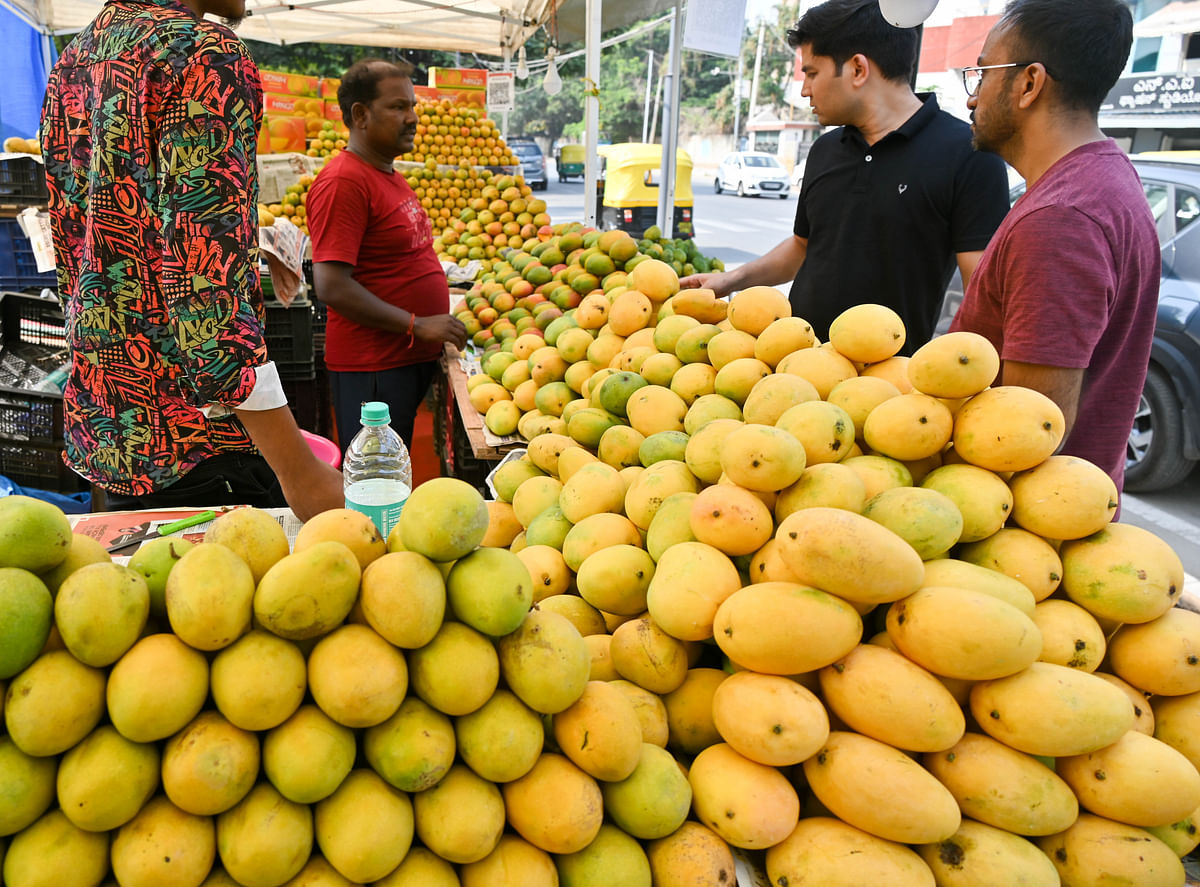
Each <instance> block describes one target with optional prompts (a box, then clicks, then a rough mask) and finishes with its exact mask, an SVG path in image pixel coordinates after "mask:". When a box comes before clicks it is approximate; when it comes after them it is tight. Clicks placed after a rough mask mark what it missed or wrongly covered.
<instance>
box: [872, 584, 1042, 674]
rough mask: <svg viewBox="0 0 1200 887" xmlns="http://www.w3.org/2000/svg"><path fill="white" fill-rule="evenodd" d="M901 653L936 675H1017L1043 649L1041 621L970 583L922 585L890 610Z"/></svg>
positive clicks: (890, 623)
mask: <svg viewBox="0 0 1200 887" xmlns="http://www.w3.org/2000/svg"><path fill="white" fill-rule="evenodd" d="M887 631H888V635H889V636H890V637H891V639H892V640H893V641H895V643H896V646H897V647H898V648H899V650H900V652H901V653H903V654H904V655H905V656H907V657H908V658H909V659H911V660H913V662H916V663H917V664H918V665H920V666H922V667H923V668H927V669H929V670H930V671H932V672H934V673H935V674H939V675H946V676H947V677H951V678H962V679H964V680H968V681H981V680H991V679H994V678H1002V677H1005V676H1007V675H1012V674H1016V673H1017V672H1019V671H1021V670H1022V669H1024V668H1026V667H1027V666H1028V665H1030V664H1031V663H1032V662H1034V661H1036V660H1037V658H1038V655H1039V654H1040V653H1041V650H1042V636H1041V632H1039V631H1038V628H1037V625H1036V624H1035V623H1034V622H1033V620H1032V619H1030V618H1029V617H1028V616H1026V615H1025V614H1024V613H1022V612H1021V611H1020V610H1018V609H1017V608H1016V607H1014V606H1012V605H1011V604H1008V603H1005V602H1004V601H1002V600H1000V599H999V598H996V597H993V596H992V595H990V594H985V593H983V592H978V591H971V590H969V589H965V588H952V587H946V586H943V587H940V588H938V587H934V588H922V589H920V590H919V591H917V592H915V593H914V594H912V595H910V596H909V597H907V598H904V599H903V600H899V601H896V602H895V603H894V604H892V606H891V607H890V608H889V609H888V613H887Z"/></svg>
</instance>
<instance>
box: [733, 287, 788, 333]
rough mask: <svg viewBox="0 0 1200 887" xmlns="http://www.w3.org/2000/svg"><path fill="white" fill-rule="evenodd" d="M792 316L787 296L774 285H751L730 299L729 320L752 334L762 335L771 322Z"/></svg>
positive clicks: (735, 327)
mask: <svg viewBox="0 0 1200 887" xmlns="http://www.w3.org/2000/svg"><path fill="white" fill-rule="evenodd" d="M791 316H792V306H791V303H790V302H788V298H787V296H785V295H784V294H783V293H781V292H780V291H779V290H777V289H775V288H774V287H770V286H749V287H746V288H745V289H744V290H741V291H739V292H737V293H735V294H734V295H733V296H731V297H730V299H729V322H730V323H731V324H733V328H734V329H735V330H741V331H743V332H745V333H748V334H749V335H751V336H760V335H762V333H763V332H764V331H765V330H766V329H767V328H768V327H769V326H771V324H773V323H775V322H776V321H778V320H782V319H784V318H789V317H791Z"/></svg>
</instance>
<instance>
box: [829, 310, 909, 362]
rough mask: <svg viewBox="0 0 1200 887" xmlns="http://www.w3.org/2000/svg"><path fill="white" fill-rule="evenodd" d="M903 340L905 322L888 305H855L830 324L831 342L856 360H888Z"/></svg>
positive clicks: (898, 348) (838, 349)
mask: <svg viewBox="0 0 1200 887" xmlns="http://www.w3.org/2000/svg"><path fill="white" fill-rule="evenodd" d="M904 339H905V332H904V321H903V320H902V319H901V317H900V315H899V314H897V313H896V312H895V311H893V310H892V309H891V308H889V307H887V306H886V305H876V304H871V303H864V304H861V305H854V306H852V307H850V308H847V309H846V310H845V311H843V312H842V313H841V314H839V315H838V316H837V317H835V318H834V319H833V322H832V323H831V324H830V325H829V344H830V345H832V346H833V347H834V348H836V349H837V351H838V353H839V354H842V355H844V356H845V357H847V358H849V359H850V360H852V361H854V362H856V363H877V362H878V361H881V360H887V359H888V358H889V357H891V356H893V355H894V354H896V353H897V352H898V351H899V350H900V349H901V348H903V347H904Z"/></svg>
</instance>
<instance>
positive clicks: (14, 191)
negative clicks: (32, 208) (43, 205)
mask: <svg viewBox="0 0 1200 887" xmlns="http://www.w3.org/2000/svg"><path fill="white" fill-rule="evenodd" d="M48 196H49V194H48V193H47V191H46V168H45V167H44V166H43V165H42V164H40V163H38V162H37V161H36V160H34V159H33V157H32V156H30V157H10V158H8V159H6V160H0V198H7V199H10V200H32V201H35V202H37V201H43V200H46V199H47V197H48Z"/></svg>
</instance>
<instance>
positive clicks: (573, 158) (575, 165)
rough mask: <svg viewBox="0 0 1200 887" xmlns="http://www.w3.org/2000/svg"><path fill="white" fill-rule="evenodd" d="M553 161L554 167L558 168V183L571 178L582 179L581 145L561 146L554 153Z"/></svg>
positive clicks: (582, 158)
mask: <svg viewBox="0 0 1200 887" xmlns="http://www.w3.org/2000/svg"><path fill="white" fill-rule="evenodd" d="M554 159H555V165H556V166H557V167H558V180H559V181H560V182H565V181H566V180H567V179H568V178H570V177H571V176H579V177H580V178H582V177H583V163H584V147H583V145H562V146H561V147H559V149H558V151H557V152H556V154H555V158H554Z"/></svg>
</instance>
